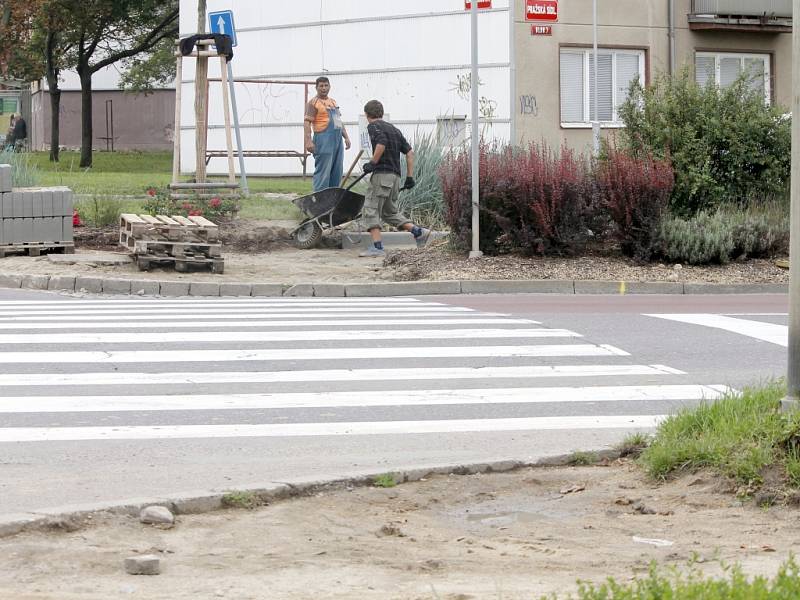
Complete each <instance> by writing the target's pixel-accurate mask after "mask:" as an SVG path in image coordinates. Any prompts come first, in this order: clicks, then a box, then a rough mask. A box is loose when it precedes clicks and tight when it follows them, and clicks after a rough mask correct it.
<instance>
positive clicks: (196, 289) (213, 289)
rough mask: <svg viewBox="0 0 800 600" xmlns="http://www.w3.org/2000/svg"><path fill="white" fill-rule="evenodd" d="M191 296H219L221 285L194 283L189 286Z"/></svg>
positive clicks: (207, 282)
mask: <svg viewBox="0 0 800 600" xmlns="http://www.w3.org/2000/svg"><path fill="white" fill-rule="evenodd" d="M189 295H190V296H219V284H218V283H213V282H211V281H203V282H200V281H194V282H192V283H191V284H190V285H189Z"/></svg>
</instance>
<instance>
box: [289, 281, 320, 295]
mask: <svg viewBox="0 0 800 600" xmlns="http://www.w3.org/2000/svg"><path fill="white" fill-rule="evenodd" d="M283 295H284V296H299V297H311V296H313V295H314V285H313V284H311V283H298V284H295V285H291V286H289V287H287V288H286V289H285V290H283Z"/></svg>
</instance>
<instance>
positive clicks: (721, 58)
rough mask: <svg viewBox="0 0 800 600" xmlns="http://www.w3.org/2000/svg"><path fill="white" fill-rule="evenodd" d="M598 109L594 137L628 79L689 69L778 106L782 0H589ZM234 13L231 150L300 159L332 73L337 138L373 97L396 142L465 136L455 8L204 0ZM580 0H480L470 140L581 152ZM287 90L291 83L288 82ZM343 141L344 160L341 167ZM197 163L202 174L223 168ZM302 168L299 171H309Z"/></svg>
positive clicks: (186, 25)
mask: <svg viewBox="0 0 800 600" xmlns="http://www.w3.org/2000/svg"><path fill="white" fill-rule="evenodd" d="M597 5H598V18H597V31H598V48H599V51H598V57H597V62H598V69H597V70H598V73H597V81H598V96H597V100H598V105H599V121H600V122H601V124H602V127H603V135H609V134H610V132H613V131H615V130H617V129H618V128H619V127H620V126H621V123H620V120H619V117H618V114H617V108H618V107H619V105H620V104H621V103H622V102H623V101H624V100H625V97H626V94H627V89H628V85H629V83H630V82H631V80H632V79H633V78H635V77H637V76H638V77H639V78H640V79H641V80H643V81H645V82H649V81H652V79H653V77H654V76H655V75H657V74H659V73H671V72H672V73H674V72H677V71H678V70H679V69H682V68H685V67H686V68H689V69H691V70H692V72H694V73H695V76H696V77H697V80H698V81H700V82H703V83H705V82H706V81H707V80H709V79H712V80H713V81H715V82H716V83H718V84H719V85H727V84H729V83H730V82H731V81H733V80H735V79H736V77H738V75H739V74H741V73H742V72H743V71H745V72H747V73H748V74H749V75H750V76H751V77H752V81H753V85H754V86H756V87H757V88H758V89H759V90H761V91H763V93H764V97H765V101H767V102H771V103H775V104H778V105H784V106H788V105H789V104H790V100H791V45H792V39H791V38H792V36H791V35H787V34H788V33H791V13H792V10H791V9H792V2H791V0H597ZM225 10H230V11H232V12H233V16H234V25H235V28H236V34H237V42H238V45H237V47H236V48H235V49H234V51H235V57H234V61H233V63H232V65H233V71H234V77H235V79H236V80H237V83H236V86H235V89H236V99H237V103H238V115H239V119H240V121H241V131H242V141H243V148H244V149H245V150H246V151H247V150H250V151H256V150H261V151H267V150H273V151H274V150H278V151H287V152H288V151H302V145H303V129H302V121H303V105H304V102H305V99H306V93H307V92H308V93H309V94H310V95H313V93H314V91H313V86H310V89H309V86H306V85H303V84H302V83H298V82H308V81H313V80H314V79H315V78H316V77H317V76H319V75H327V76H328V77H329V78H330V79H331V83H332V91H331V96H332V97H334V98H335V99H336V100H337V101H338V103H339V106H340V107H341V109H342V113H343V117H344V120H345V123H346V125H347V126H348V128H350V129H351V138H352V139H354V140H355V139H357V131H358V123H359V119H358V117H359V115H360V114H361V112H362V109H363V105H364V103H365V102H366V101H367V100H370V99H372V98H377V99H379V100H381V101H382V102H383V103H384V105H385V108H386V111H387V114H388V115H389V117H390V119H391V120H392V122H394V123H396V124H397V125H398V126H399V127H400V128H401V129H402V130H403V131H404V132H405V133H406V135H407V136H408V137H409V138H410V139H411V138H414V137H415V136H416V135H419V134H421V133H428V134H431V135H435V136H437V137H438V138H439V139H440V140H442V141H443V142H445V143H448V144H453V145H457V144H458V143H460V142H461V141H463V140H464V139H466V138H468V137H469V136H470V135H471V131H472V124H471V123H470V119H469V114H470V86H471V81H470V76H469V74H470V15H469V12H468V11H466V10H465V2H464V0H406V1H404V2H402V3H398V2H389V1H388V0H378V1H369V2H368V1H366V0H337V1H336V2H331V1H330V0H304V1H302V2H295V3H273V2H250V1H249V0H208V11H209V13H215V12H220V11H225ZM196 31H197V0H182V1H181V36H185V35H189V34H192V33H195V32H196ZM592 45H593V11H592V0H492V2H491V8H488V9H481V11H480V16H479V64H480V74H479V96H480V99H481V102H480V113H481V123H480V132H481V135H483V136H484V138H486V139H487V140H500V141H507V140H513V141H514V142H515V143H522V144H524V143H527V142H531V141H535V142H540V141H544V142H546V143H548V144H549V145H551V146H554V147H560V146H561V145H567V146H569V147H571V148H574V149H576V150H579V151H585V150H588V149H589V148H590V147H591V144H592V130H591V121H592V120H593V118H594V117H593V114H592V106H593V105H594V93H595V92H594V73H593V69H594V57H593V50H592ZM193 63H194V61H193V60H185V62H184V73H183V83H182V111H181V112H182V123H181V124H180V126H181V129H182V132H183V135H182V147H181V168H182V170H183V171H185V172H191V171H193V170H194V165H195V154H194V153H195V143H194V135H193V134H194V132H195V124H194V113H193V106H194V64H193ZM210 77H211V78H212V82H211V84H210V94H211V96H210V102H209V118H208V121H209V141H208V149H209V150H220V149H223V148H224V147H225V137H224V125H223V124H224V119H223V113H222V110H221V106H222V97H221V93H220V87H219V86H220V84H219V82H215V81H213V79H215V78H219V77H220V74H219V68H218V66H217V65H216V64H212V66H211V69H210ZM292 82H294V83H292ZM358 146H359V145H358V144H357V143H356V144H354V147H353V148H352V149H351V150H350V152H348V153H347V155H346V158H345V161H346V163H348V164H349V162H350V161H352V160H353V158H355V155H356V153H357V151H358ZM225 165H226V163H225V161H224V159H218V158H212V159H211V162H210V164H209V172H223V171H224V170H225ZM312 165H313V163H310V166H312ZM246 168H247V170H248V172H249V173H253V174H297V173H299V172H301V171H302V166H301V163H300V161H298V160H296V159H295V158H289V157H282V158H248V159H247V161H246Z"/></svg>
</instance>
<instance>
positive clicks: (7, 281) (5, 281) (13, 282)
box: [0, 273, 22, 288]
mask: <svg viewBox="0 0 800 600" xmlns="http://www.w3.org/2000/svg"><path fill="white" fill-rule="evenodd" d="M0 287H4V288H18V287H22V275H20V274H18V273H0Z"/></svg>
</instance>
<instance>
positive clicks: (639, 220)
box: [596, 149, 674, 261]
mask: <svg viewBox="0 0 800 600" xmlns="http://www.w3.org/2000/svg"><path fill="white" fill-rule="evenodd" d="M596 181H597V186H598V190H599V194H600V199H601V206H603V207H604V208H605V209H606V210H607V211H608V212H609V214H610V216H611V218H612V219H613V221H614V223H615V224H616V235H617V237H618V239H619V242H620V246H621V248H622V252H623V253H624V254H626V255H627V256H632V257H634V258H635V259H637V260H641V261H646V260H649V259H650V258H651V257H652V256H653V253H654V252H655V250H656V248H655V242H656V239H657V236H658V231H659V226H660V223H661V219H662V218H663V216H664V212H665V211H666V209H667V206H668V204H669V199H670V195H671V193H672V188H673V186H674V174H673V171H672V166H671V165H670V163H669V161H667V160H655V159H653V158H649V157H645V158H634V157H632V156H630V155H628V154H625V153H624V152H620V151H618V150H616V149H609V151H608V154H607V157H606V158H605V159H604V160H602V161H601V162H600V163H599V164H598V166H597V173H596Z"/></svg>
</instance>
